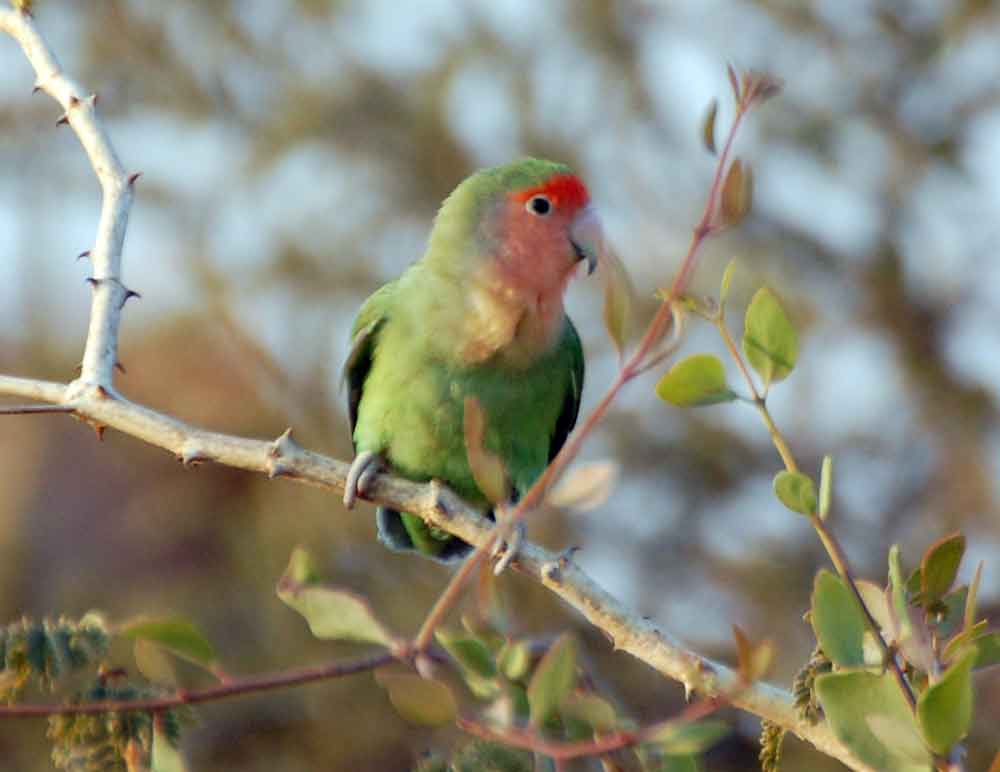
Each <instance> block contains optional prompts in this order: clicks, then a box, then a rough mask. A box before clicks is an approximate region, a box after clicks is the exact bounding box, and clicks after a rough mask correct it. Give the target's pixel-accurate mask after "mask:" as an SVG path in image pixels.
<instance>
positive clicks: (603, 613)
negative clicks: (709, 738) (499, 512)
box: [0, 9, 865, 769]
mask: <svg viewBox="0 0 1000 772" xmlns="http://www.w3.org/2000/svg"><path fill="white" fill-rule="evenodd" d="M0 31H3V32H6V33H7V34H9V35H11V36H12V37H13V38H14V39H15V40H17V42H18V43H19V44H20V45H21V48H22V49H23V50H24V53H25V56H26V57H27V58H28V60H29V61H30V62H31V64H32V66H33V67H34V68H35V72H36V73H37V82H36V86H37V87H38V88H39V89H41V90H43V91H45V92H46V93H47V94H49V95H50V96H52V97H53V99H55V100H56V101H57V102H59V104H60V105H62V107H63V109H64V111H65V114H64V119H65V122H66V123H68V124H69V126H70V127H71V128H72V129H73V131H74V132H76V134H77V136H78V137H79V139H80V142H81V144H82V145H83V148H84V150H85V152H86V153H87V156H88V158H89V159H90V162H91V165H92V166H93V168H94V173H95V174H96V175H97V178H98V180H99V181H100V183H101V188H102V191H103V204H102V209H101V219H100V224H99V226H98V231H97V236H96V240H95V243H94V247H93V248H92V249H91V260H92V262H93V266H94V272H93V277H92V278H93V281H92V284H93V288H94V289H93V302H92V305H91V318H90V327H89V331H88V334H87V343H86V346H85V350H84V356H83V364H82V368H81V373H80V377H79V378H78V379H77V380H75V381H73V382H72V383H69V384H62V383H53V382H49V381H40V380H32V379H27V378H15V377H10V376H0V394H6V395H9V396H15V397H21V398H25V399H34V400H39V401H41V402H44V403H48V404H51V405H65V406H71V407H72V408H73V413H74V415H76V416H77V417H79V418H82V419H84V420H86V421H88V422H90V423H92V424H93V425H95V426H97V427H105V426H107V427H112V428H115V429H117V430H119V431H121V432H122V433H124V434H127V435H130V436H132V437H135V438H137V439H139V440H142V441H144V442H146V443H148V444H151V445H154V446H156V447H160V448H163V449H165V450H169V451H171V452H172V453H173V454H174V455H175V456H176V457H177V458H178V459H180V460H181V461H182V462H183V463H184V464H185V465H188V464H194V463H197V462H202V461H214V462H216V463H218V464H222V465H225V466H230V467H236V468H239V469H245V470H248V471H252V472H262V473H265V474H267V475H268V476H269V477H279V476H281V477H288V478H290V479H294V480H298V481H300V482H304V483H307V484H311V485H316V486H320V487H323V488H330V489H334V490H336V491H338V492H342V491H343V488H344V482H345V479H346V476H347V471H348V468H349V467H348V465H347V464H346V463H343V462H341V461H337V460H334V459H331V458H328V457H326V456H322V455H320V454H318V453H313V452H310V451H308V450H304V449H303V448H301V447H300V446H299V445H298V444H297V443H296V442H295V441H294V440H293V439H292V436H291V431H290V430H289V431H286V432H285V433H284V434H282V435H281V436H280V437H279V438H278V439H276V440H275V441H273V442H267V441H263V440H254V439H247V438H243V437H235V436H232V435H226V434H220V433H216V432H210V431H206V430H203V429H200V428H197V427H193V426H190V425H188V424H185V423H183V422H182V421H179V420H177V419H175V418H173V417H171V416H168V415H165V414H163V413H159V412H156V411H154V410H151V409H149V408H147V407H144V406H142V405H139V404H136V403H134V402H131V401H129V400H127V399H125V398H124V397H122V396H121V395H119V394H118V393H117V392H116V391H115V390H114V387H113V374H114V368H115V364H116V362H117V359H118V355H117V346H118V327H119V322H120V318H121V309H122V307H123V305H124V303H125V301H126V300H127V299H128V297H129V296H130V294H134V293H130V291H129V290H128V289H127V288H126V287H125V285H124V284H123V283H122V280H121V252H122V244H123V242H124V238H125V229H126V225H127V221H128V212H129V208H130V206H131V202H132V183H133V182H134V181H135V175H132V176H126V174H125V172H124V170H123V168H122V166H121V163H120V162H119V160H118V158H117V156H116V154H115V152H114V150H113V149H112V147H111V143H110V141H109V139H108V136H107V133H106V132H105V130H104V128H103V125H102V124H101V123H100V120H99V118H98V116H97V114H96V111H95V106H96V102H97V99H96V97H95V96H93V95H87V94H86V92H85V91H84V90H82V89H81V88H80V87H79V86H78V85H77V84H76V83H75V82H73V81H72V80H70V79H69V78H68V77H67V76H66V75H65V74H64V73H63V72H62V70H61V68H60V66H59V64H58V62H57V61H56V58H55V56H54V55H53V54H52V52H51V49H50V48H49V47H48V45H47V44H46V43H45V41H44V40H43V38H42V37H41V35H40V34H39V32H38V30H37V29H36V28H35V26H34V23H33V21H32V19H31V17H30V16H29V15H28V14H26V13H24V12H22V11H19V10H7V9H0ZM60 122H63V119H60ZM665 321H666V320H665ZM367 494H368V497H369V498H370V499H371V500H372V501H376V502H378V503H380V504H384V505H387V506H390V507H392V508H394V509H397V510H400V511H406V512H413V513H414V514H417V515H420V516H421V517H423V518H424V519H426V520H427V521H428V522H430V523H432V524H434V525H435V526H437V527H439V528H441V529H443V530H446V531H448V532H449V533H452V534H454V535H456V536H458V537H460V538H461V539H463V540H465V541H467V542H469V543H470V544H475V545H481V544H483V543H485V542H487V541H489V540H491V539H492V534H491V531H492V523H491V522H490V521H488V520H487V519H485V518H484V517H483V516H482V515H481V514H480V513H479V512H478V511H476V510H475V509H474V508H472V507H470V506H468V505H467V504H465V503H464V502H462V501H461V500H460V499H459V498H458V497H457V496H455V494H453V493H451V492H450V491H448V490H447V489H443V488H441V487H439V486H431V485H421V484H416V483H413V482H409V481H407V480H402V479H399V478H395V477H392V476H389V475H380V476H379V477H378V478H377V479H376V480H375V481H374V483H373V484H372V485H371V486H370V488H369V489H368V491H367ZM513 565H514V566H515V568H517V569H519V570H521V571H523V572H524V573H525V574H527V575H529V576H531V577H532V578H534V579H535V580H536V581H538V582H539V583H541V584H543V585H544V586H545V587H547V588H548V589H549V590H551V591H552V592H553V593H555V594H556V595H558V596H559V597H560V598H562V599H563V600H564V601H565V602H566V603H568V604H569V605H571V606H573V607H574V608H576V609H577V610H578V611H580V613H582V614H583V615H584V616H585V617H586V618H587V619H588V620H589V621H590V622H591V623H592V624H594V625H595V626H597V627H598V628H600V629H601V630H603V631H604V632H605V633H606V634H607V635H608V636H609V637H610V638H611V640H612V641H613V643H614V646H615V648H617V649H621V650H623V651H627V652H629V653H630V654H632V655H633V656H635V657H636V658H638V659H640V660H641V661H643V662H645V663H647V664H648V665H650V666H651V667H652V668H654V669H655V670H656V671H658V672H659V673H661V674H663V675H665V676H667V677H669V678H672V679H675V680H678V681H680V682H682V683H683V684H684V685H685V687H686V689H687V690H688V691H691V690H697V691H698V692H700V693H702V694H705V695H708V696H710V697H715V696H721V695H723V694H725V693H733V692H736V693H737V694H738V696H736V697H734V698H732V704H734V705H735V706H737V707H739V708H742V709H743V710H746V711H748V712H750V713H753V714H754V715H757V716H760V717H761V718H766V719H768V720H770V721H772V722H774V723H775V724H778V725H779V726H782V727H784V728H786V729H787V730H789V731H791V732H793V733H794V734H796V735H798V736H799V737H801V738H802V739H804V740H806V741H807V742H810V743H811V744H813V745H814V746H815V747H816V748H818V749H819V750H820V751H822V752H823V753H826V754H827V755H829V756H832V757H834V758H837V759H839V760H841V761H843V762H844V763H845V764H847V765H848V766H850V767H852V768H854V769H865V767H863V766H862V765H860V764H859V763H858V762H857V761H856V760H854V759H853V758H852V757H851V756H850V754H849V752H848V751H847V749H846V748H845V747H844V746H843V745H842V744H841V743H840V742H839V741H838V740H837V739H836V738H835V737H834V736H833V734H832V732H831V731H830V729H829V727H827V726H826V725H825V724H818V725H815V726H814V725H811V724H810V723H809V722H808V721H806V720H804V719H802V718H800V717H799V716H798V715H797V713H796V710H795V707H794V705H793V703H792V697H791V695H790V694H789V693H788V692H786V691H783V690H781V689H777V688H775V687H772V686H769V685H767V684H755V685H753V686H751V687H749V688H741V687H742V684H741V683H740V679H739V676H738V675H737V674H736V673H735V672H734V671H733V670H731V669H730V668H728V667H726V666H724V665H722V664H720V663H717V662H713V661H711V660H709V659H707V658H704V657H701V656H700V655H698V654H696V653H694V652H691V651H688V650H686V649H684V648H683V647H682V646H680V645H679V644H678V643H677V642H676V641H675V640H674V639H673V638H672V637H671V636H669V635H668V634H667V633H665V632H663V631H661V630H659V629H658V628H657V627H656V626H655V625H654V624H653V623H652V622H650V621H649V620H646V619H643V618H642V617H640V616H639V615H637V614H636V613H634V612H632V611H630V610H629V609H627V608H625V607H624V606H622V604H620V603H619V602H618V601H617V600H615V599H614V598H613V597H612V596H611V595H609V594H608V593H607V592H605V590H604V589H602V588H601V587H600V586H599V585H597V584H596V583H595V582H594V581H593V580H592V579H591V578H590V577H589V576H587V574H586V573H584V572H583V571H582V570H581V569H580V568H579V567H578V566H576V565H575V564H574V563H573V562H572V560H570V559H568V558H567V557H566V556H558V555H555V554H553V553H551V552H548V551H546V550H544V549H542V548H540V547H538V546H536V545H534V544H531V543H525V544H524V545H523V546H522V547H521V549H520V551H519V554H518V557H517V559H516V560H515V561H514V562H513ZM383 656H387V655H383ZM263 678H267V677H263ZM301 682H303V681H291V682H281V683H275V684H274V687H277V686H286V685H291V683H301ZM227 688H229V689H232V688H233V686H228V687H227V686H226V685H222V686H219V687H213V689H215V690H219V689H222V690H225V689H227ZM268 688H271V687H268ZM207 691H211V690H207ZM192 694H202V693H192ZM190 696H191V695H190V694H189V695H188V700H189V701H190ZM167 699H170V698H167ZM204 699H207V698H202V701H204ZM24 707H27V706H24ZM149 707H150V709H154V708H155V707H156V706H155V705H154V706H149ZM161 707H163V706H161ZM105 709H107V706H102V705H95V706H94V707H93V710H94V711H100V710H105ZM52 712H54V711H53V710H51V708H50V706H43V707H42V709H41V710H40V713H42V714H44V715H50V714H51V713H52ZM56 712H57V711H56Z"/></svg>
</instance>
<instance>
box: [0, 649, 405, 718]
mask: <svg viewBox="0 0 1000 772" xmlns="http://www.w3.org/2000/svg"><path fill="white" fill-rule="evenodd" d="M395 660H396V657H395V656H394V655H393V654H391V653H389V652H385V653H381V654H373V655H371V656H368V657H362V658H360V659H356V660H351V661H349V662H331V663H329V664H326V665H318V666H316V667H303V668H297V669H295V670H286V671H284V672H280V673H268V674H265V675H259V676H249V677H247V678H242V679H235V680H231V681H227V682H226V683H223V684H219V685H217V686H210V687H208V688H206V689H199V690H195V691H190V692H188V691H178V692H177V693H176V694H173V695H171V696H169V697H153V698H150V699H144V700H129V701H107V702H87V703H81V704H79V705H70V704H62V705H56V704H49V705H42V704H25V705H0V718H28V717H38V716H57V715H71V714H77V715H78V714H93V713H107V712H109V711H118V712H126V711H160V710H166V709H168V708H175V707H178V706H180V705H196V704H199V703H204V702H218V701H219V700H225V699H229V698H230V697H237V696H240V695H244V694H254V693H257V692H265V691H270V690H272V689H281V688H285V687H289V686H300V685H302V684H308V683H314V682H316V681H327V680H330V679H332V678H342V677H343V676H348V675H354V674H356V673H364V672H366V671H369V670H374V669H375V668H378V667H382V666H383V665H388V664H389V663H390V662H394V661H395Z"/></svg>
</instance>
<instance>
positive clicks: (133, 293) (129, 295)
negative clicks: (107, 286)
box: [118, 287, 142, 309]
mask: <svg viewBox="0 0 1000 772" xmlns="http://www.w3.org/2000/svg"><path fill="white" fill-rule="evenodd" d="M129 298H138V299H140V300H141V299H142V295H140V294H139V293H138V292H136V291H135V290H130V289H128V288H127V287H126V288H125V297H123V298H122V304H121V305H120V306H118V308H119V309H122V308H125V304H126V303H128V301H129Z"/></svg>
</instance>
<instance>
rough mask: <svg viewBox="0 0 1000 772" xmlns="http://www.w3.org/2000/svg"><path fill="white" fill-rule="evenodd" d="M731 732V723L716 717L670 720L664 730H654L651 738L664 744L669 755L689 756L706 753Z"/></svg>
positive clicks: (664, 750) (664, 748) (664, 749)
mask: <svg viewBox="0 0 1000 772" xmlns="http://www.w3.org/2000/svg"><path fill="white" fill-rule="evenodd" d="M730 732H732V728H731V727H730V726H729V724H727V723H726V722H725V721H721V720H719V719H714V718H712V719H706V720H704V721H686V722H683V723H680V724H678V723H676V722H673V721H670V722H668V723H667V725H666V726H664V728H663V729H662V730H659V731H655V732H653V733H652V735H651V737H650V740H651V741H652V742H656V743H659V744H660V745H662V746H663V752H664V753H666V754H667V755H668V756H689V755H691V754H695V753H704V752H705V751H707V750H708V749H709V748H711V747H712V746H713V745H715V744H716V743H717V742H718V741H719V740H721V739H722V738H723V737H725V736H726V735H727V734H729V733H730Z"/></svg>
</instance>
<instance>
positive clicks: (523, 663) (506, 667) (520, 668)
mask: <svg viewBox="0 0 1000 772" xmlns="http://www.w3.org/2000/svg"><path fill="white" fill-rule="evenodd" d="M497 665H498V666H499V667H500V670H501V672H502V673H503V674H504V675H505V676H507V678H509V679H510V680H512V681H519V680H520V679H522V678H524V676H525V675H527V673H528V668H529V667H530V666H531V649H530V648H529V647H528V643H527V641H510V642H509V643H506V644H504V647H503V648H502V649H500V654H499V655H497Z"/></svg>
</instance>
